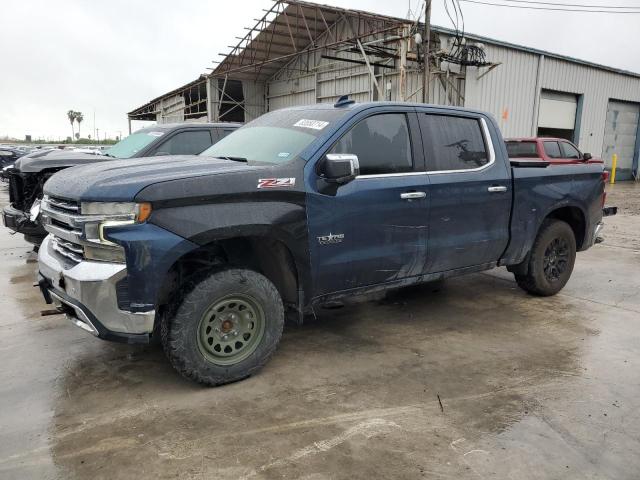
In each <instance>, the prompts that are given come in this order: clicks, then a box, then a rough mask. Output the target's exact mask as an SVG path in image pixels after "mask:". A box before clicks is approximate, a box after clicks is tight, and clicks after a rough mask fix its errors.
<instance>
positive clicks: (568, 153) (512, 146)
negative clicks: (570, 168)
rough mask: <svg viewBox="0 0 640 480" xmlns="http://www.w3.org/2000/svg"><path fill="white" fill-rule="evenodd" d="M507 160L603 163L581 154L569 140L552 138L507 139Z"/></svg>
mask: <svg viewBox="0 0 640 480" xmlns="http://www.w3.org/2000/svg"><path fill="white" fill-rule="evenodd" d="M505 143H506V144H507V153H508V155H509V158H539V159H540V160H543V161H545V162H549V163H552V164H562V165H566V164H574V163H584V162H587V163H603V161H602V160H601V159H599V158H593V157H592V156H591V154H590V153H582V152H581V151H580V149H579V148H578V147H576V146H575V145H574V144H573V143H571V142H570V141H569V140H565V139H564V138H552V137H528V138H507V139H506V140H505Z"/></svg>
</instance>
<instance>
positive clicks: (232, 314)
mask: <svg viewBox="0 0 640 480" xmlns="http://www.w3.org/2000/svg"><path fill="white" fill-rule="evenodd" d="M264 327H265V318H264V312H263V310H262V308H261V307H260V305H259V304H258V302H257V301H256V300H255V299H254V298H252V297H250V296H248V295H239V294H234V295H228V296H226V297H223V298H221V299H219V300H217V301H216V302H215V303H214V304H213V305H211V306H210V307H209V308H208V309H207V311H206V312H205V313H204V315H202V318H201V319H200V324H199V326H198V348H199V349H200V353H201V354H202V355H203V356H204V357H205V358H206V359H207V360H208V361H209V362H211V363H214V364H216V365H233V364H236V363H238V362H241V361H242V360H244V359H245V358H247V357H248V356H249V355H251V354H252V353H253V352H254V351H255V350H256V348H257V347H258V345H259V344H260V340H262V337H263V336H264Z"/></svg>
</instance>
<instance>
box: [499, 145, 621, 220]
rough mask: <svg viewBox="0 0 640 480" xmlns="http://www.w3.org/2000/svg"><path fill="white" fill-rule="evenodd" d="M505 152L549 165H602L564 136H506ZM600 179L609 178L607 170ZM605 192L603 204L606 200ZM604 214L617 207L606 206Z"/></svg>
mask: <svg viewBox="0 0 640 480" xmlns="http://www.w3.org/2000/svg"><path fill="white" fill-rule="evenodd" d="M505 143H506V144H507V154H508V155H509V158H510V159H512V160H521V161H522V160H525V159H529V160H539V161H543V162H548V163H549V164H551V165H574V164H581V163H599V164H602V165H603V166H604V162H603V161H602V159H600V158H593V157H592V156H591V154H590V153H582V152H581V151H580V150H579V149H578V147H577V146H576V145H575V144H573V143H571V142H570V141H569V140H565V139H564V138H554V137H528V138H507V139H506V140H505ZM602 179H603V180H604V182H605V183H606V182H607V180H609V172H607V171H606V170H603V171H602ZM606 198H607V194H606V192H605V194H604V198H603V204H604V202H605V201H606ZM603 212H604V213H605V215H616V214H617V212H618V207H614V206H608V207H605V209H604V210H603Z"/></svg>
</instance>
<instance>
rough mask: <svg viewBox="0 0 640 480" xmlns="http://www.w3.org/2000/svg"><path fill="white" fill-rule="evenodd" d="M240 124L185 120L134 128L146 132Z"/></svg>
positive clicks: (237, 124) (238, 124)
mask: <svg viewBox="0 0 640 480" xmlns="http://www.w3.org/2000/svg"><path fill="white" fill-rule="evenodd" d="M240 126H242V124H241V123H232V122H217V123H208V122H207V123H201V122H185V123H159V124H156V125H150V126H148V127H143V128H140V129H138V130H136V132H146V131H149V130H155V131H158V130H165V131H166V130H174V129H176V128H186V129H189V128H202V127H208V128H225V127H240Z"/></svg>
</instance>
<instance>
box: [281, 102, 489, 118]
mask: <svg viewBox="0 0 640 480" xmlns="http://www.w3.org/2000/svg"><path fill="white" fill-rule="evenodd" d="M407 106H409V107H429V108H433V109H434V110H450V111H452V112H471V113H479V114H482V115H489V116H490V114H489V113H487V112H485V111H482V110H474V109H472V108H464V107H453V106H449V105H436V104H432V103H418V102H386V101H385V102H353V103H344V104H341V105H338V106H336V104H333V103H316V104H312V105H300V106H295V107H286V110H334V109H342V110H352V111H360V110H366V109H367V108H372V107H377V108H380V107H407ZM283 110H285V109H283Z"/></svg>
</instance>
